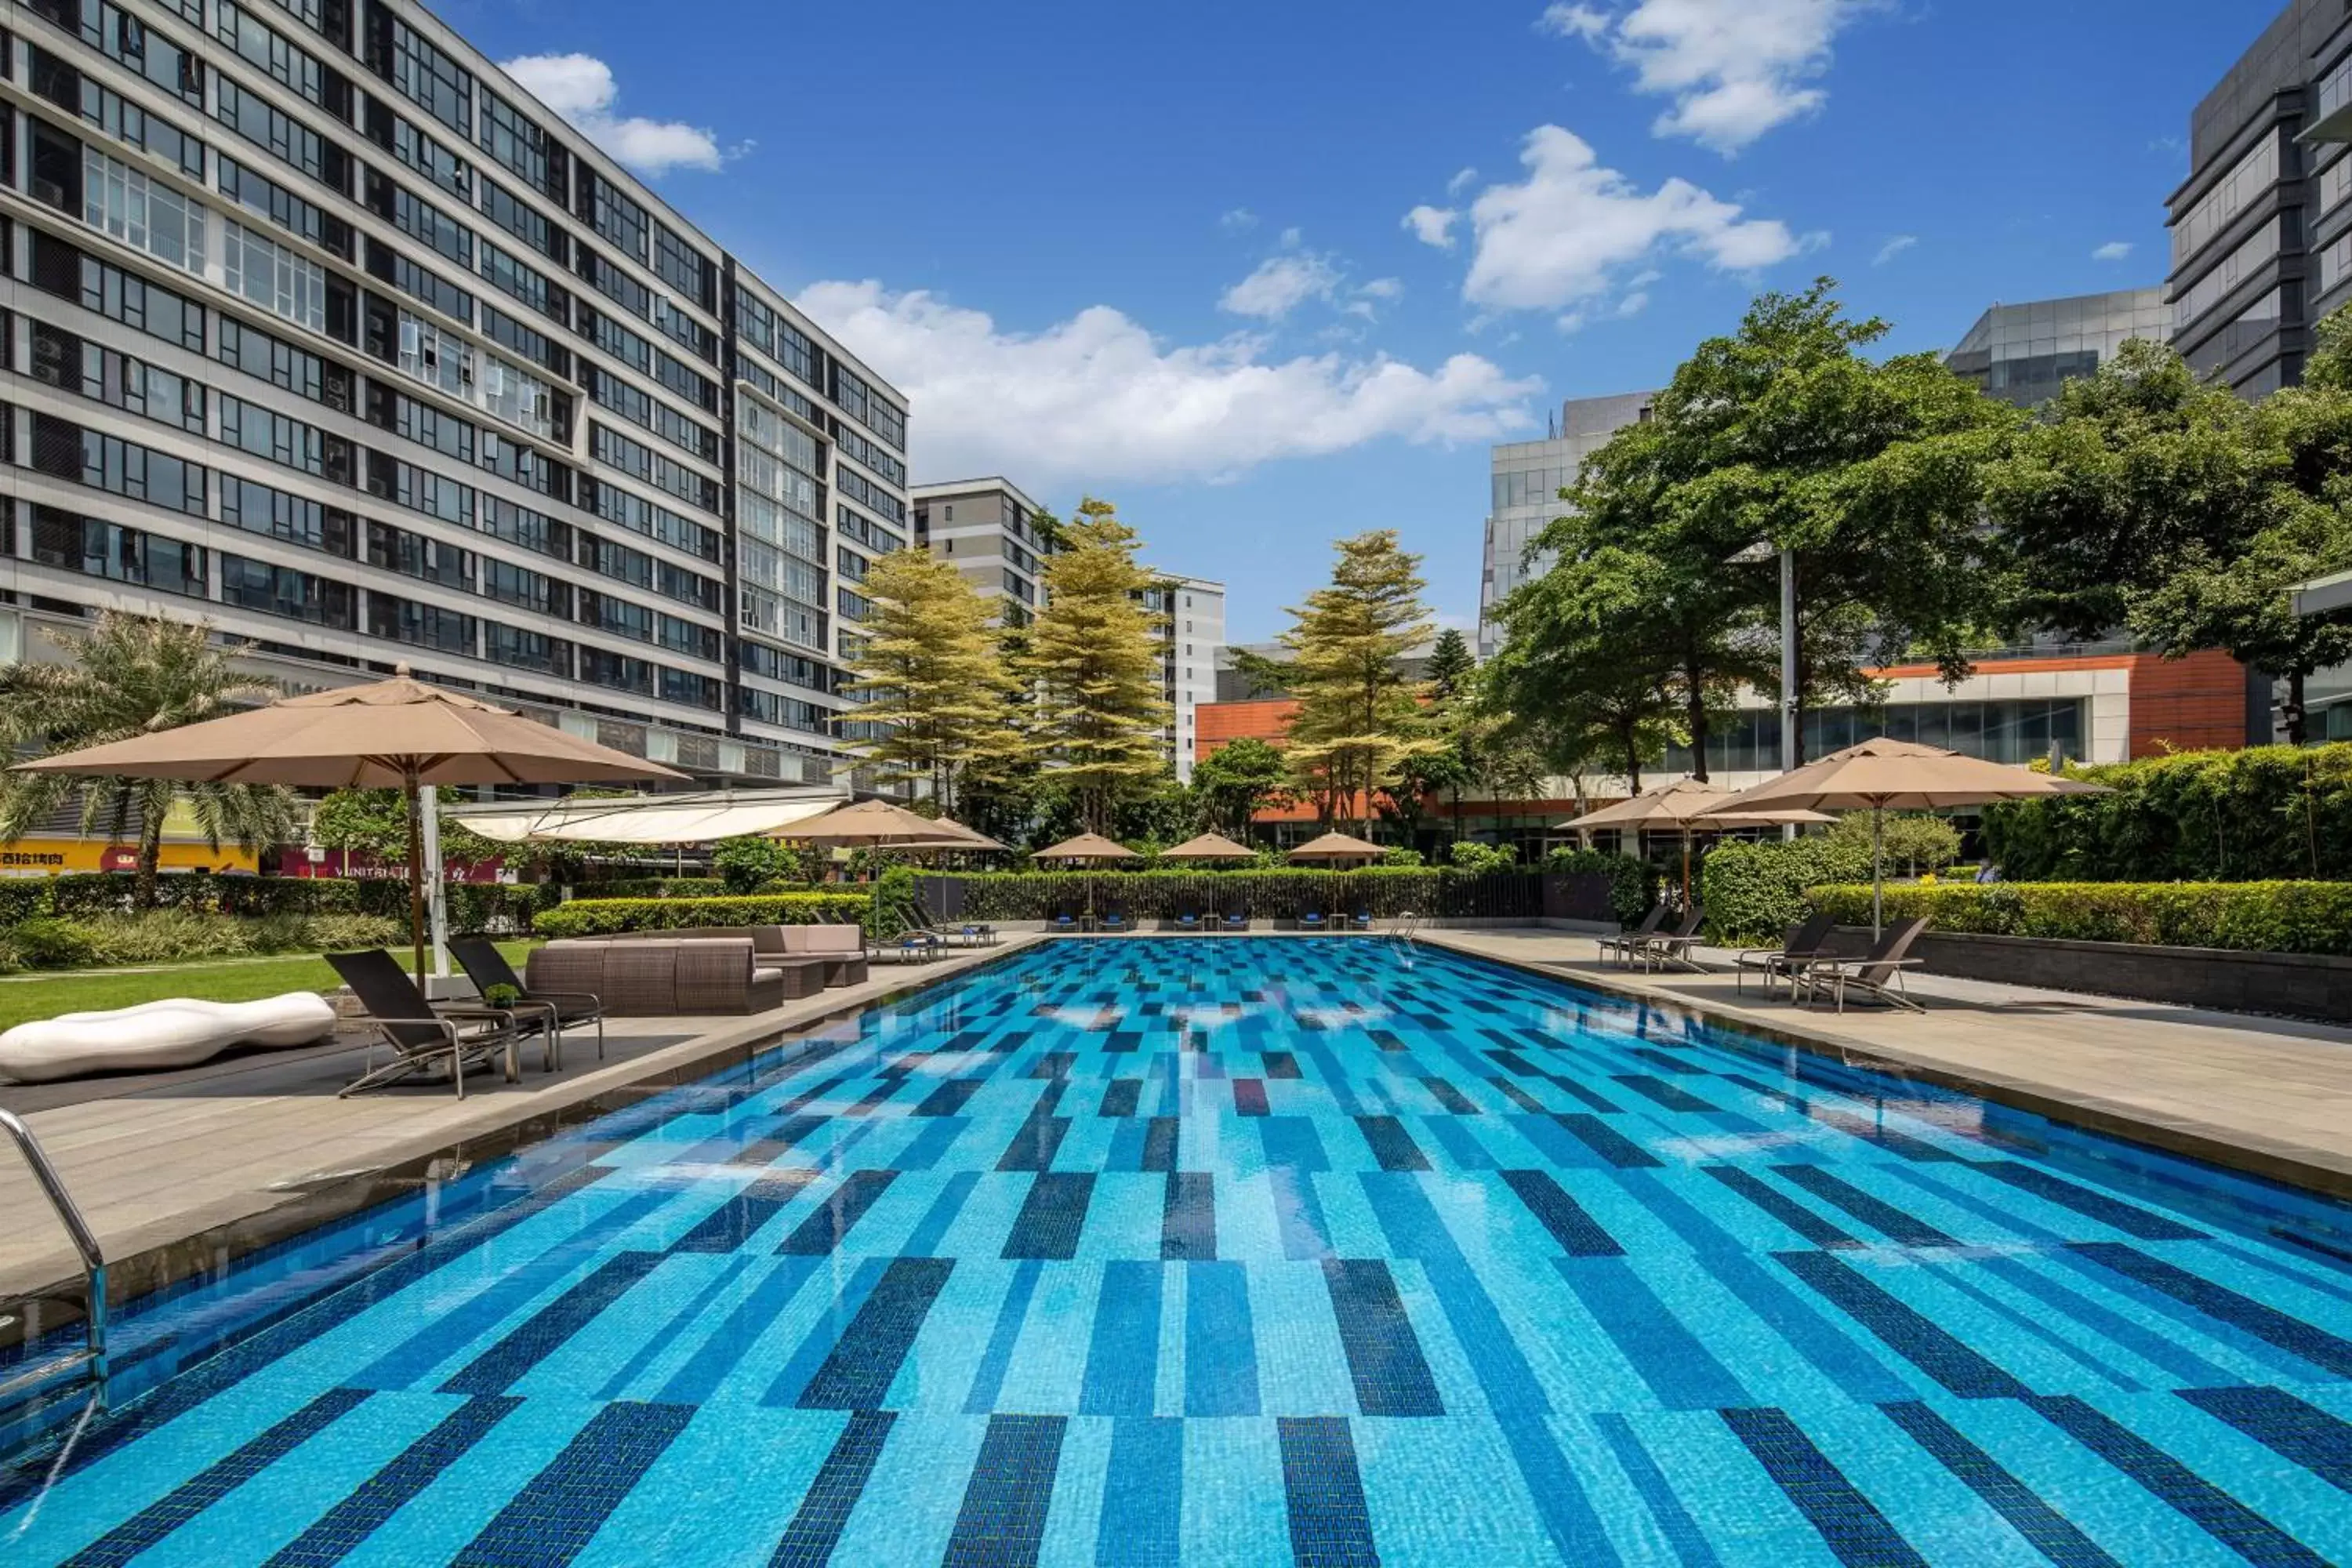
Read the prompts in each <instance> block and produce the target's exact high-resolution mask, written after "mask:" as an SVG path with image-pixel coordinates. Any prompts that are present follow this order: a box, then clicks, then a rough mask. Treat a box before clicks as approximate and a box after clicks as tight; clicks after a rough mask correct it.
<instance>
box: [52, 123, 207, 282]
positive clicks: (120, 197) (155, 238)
mask: <svg viewBox="0 0 2352 1568" xmlns="http://www.w3.org/2000/svg"><path fill="white" fill-rule="evenodd" d="M82 220H83V221H84V222H86V223H88V224H89V226H91V227H92V228H96V229H101V230H103V231H104V232H106V233H107V234H110V235H111V236H113V237H115V238H116V239H119V240H121V242H122V243H123V244H125V245H127V246H129V247H131V248H132V249H133V250H138V251H143V252H145V253H146V254H147V255H149V256H152V257H153V258H155V259H157V260H158V261H162V262H164V263H167V264H168V265H170V266H173V267H176V268H180V269H181V270H182V271H184V272H194V273H197V274H199V275H201V274H202V273H203V272H204V269H205V207H204V204H203V203H201V202H195V201H191V200H189V199H188V198H187V197H186V196H184V195H181V194H180V193H179V192H177V191H175V190H173V189H172V188H171V187H170V186H168V185H159V184H155V183H154V182H152V181H151V180H150V179H148V177H147V176H146V174H144V173H142V172H141V171H140V170H137V169H134V168H132V167H131V166H130V165H129V164H128V163H118V162H116V161H115V160H114V159H112V158H110V157H108V156H107V155H106V154H105V153H101V152H100V151H99V150H98V149H97V148H95V147H85V148H83V149H82Z"/></svg>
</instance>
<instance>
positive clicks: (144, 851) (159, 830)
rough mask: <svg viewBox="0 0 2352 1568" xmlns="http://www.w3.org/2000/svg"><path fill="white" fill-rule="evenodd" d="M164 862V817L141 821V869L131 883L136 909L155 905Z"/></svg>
mask: <svg viewBox="0 0 2352 1568" xmlns="http://www.w3.org/2000/svg"><path fill="white" fill-rule="evenodd" d="M162 868H163V818H162V817H160V816H159V817H157V818H155V819H154V820H153V821H152V822H151V821H148V820H147V819H146V818H145V817H144V816H142V817H141V819H140V823H139V871H138V875H137V876H136V877H134V878H133V879H132V880H131V907H132V908H134V909H141V910H152V909H153V908H154V907H155V879H156V877H157V875H158V874H159V872H160V871H161V869H162Z"/></svg>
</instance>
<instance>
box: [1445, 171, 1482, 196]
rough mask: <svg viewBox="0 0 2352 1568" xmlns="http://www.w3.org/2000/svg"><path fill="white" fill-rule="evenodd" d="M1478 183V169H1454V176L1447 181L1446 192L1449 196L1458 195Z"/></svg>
mask: <svg viewBox="0 0 2352 1568" xmlns="http://www.w3.org/2000/svg"><path fill="white" fill-rule="evenodd" d="M1477 183H1478V171H1477V170H1476V169H1474V168H1462V169H1457V170H1455V171H1454V177H1453V178H1452V179H1450V180H1448V181H1446V182H1445V194H1446V195H1449V196H1458V195H1461V194H1462V193H1463V192H1465V191H1466V190H1468V189H1469V188H1470V187H1471V186H1472V185H1475V184H1477Z"/></svg>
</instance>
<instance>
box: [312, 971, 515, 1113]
mask: <svg viewBox="0 0 2352 1568" xmlns="http://www.w3.org/2000/svg"><path fill="white" fill-rule="evenodd" d="M327 962H328V963H331V964H332V965H334V968H335V973H338V974H340V975H341V976H342V977H343V984H346V985H349V986H350V987H351V988H352V995H353V996H356V997H357V998H359V1004H360V1005H361V1006H362V1007H364V1008H366V1009H367V1016H368V1022H370V1023H372V1024H373V1025H374V1026H376V1029H377V1032H378V1033H380V1034H382V1035H383V1038H384V1041H385V1043H386V1044H388V1045H389V1046H391V1047H392V1060H391V1061H389V1062H387V1063H386V1064H384V1065H383V1067H376V1066H374V1065H373V1052H371V1053H369V1054H370V1058H371V1065H370V1066H369V1068H368V1070H367V1071H365V1072H363V1073H362V1074H361V1075H360V1076H359V1077H358V1078H357V1079H353V1080H352V1082H351V1083H349V1084H347V1085H345V1086H344V1087H343V1089H341V1092H340V1093H339V1094H338V1096H337V1098H339V1099H340V1098H342V1097H343V1096H347V1095H353V1094H357V1093H359V1092H360V1091H361V1090H362V1089H382V1088H383V1087H384V1086H385V1085H386V1084H393V1083H398V1082H399V1081H400V1080H401V1079H404V1078H409V1077H412V1076H414V1075H415V1074H417V1073H421V1072H424V1071H425V1070H427V1069H428V1068H436V1067H442V1066H446V1067H447V1068H448V1069H449V1079H450V1081H451V1082H452V1083H454V1084H455V1085H457V1098H458V1099H460V1100H463V1099H465V1098H466V1065H467V1063H468V1062H488V1061H495V1060H497V1059H499V1058H501V1057H503V1058H506V1071H507V1081H508V1082H509V1083H514V1082H516V1081H518V1080H519V1079H520V1078H521V1077H522V1072H521V1068H520V1065H519V1064H518V1063H517V1062H516V1060H515V1045H516V1042H517V1041H518V1040H520V1038H521V1035H520V1031H519V1030H518V1029H517V1027H516V1024H515V1015H514V1013H513V1012H512V1011H511V1010H510V1009H508V1008H503V1007H444V1008H441V1009H439V1010H438V1011H436V1010H435V1009H434V1008H433V1006H432V1005H429V1004H428V1003H427V1002H426V1001H425V994H424V993H423V992H421V991H419V990H418V989H417V988H416V982H415V981H414V980H412V979H411V978H409V974H408V971H406V970H404V969H403V968H401V967H400V961H399V960H398V959H396V958H394V957H393V956H392V954H390V953H388V952H381V951H379V952H331V953H329V954H327ZM549 1049H550V1051H551V1052H552V1050H553V1045H552V1042H551V1043H550V1047H549ZM553 1065H554V1058H553V1056H552V1054H551V1055H550V1057H549V1066H550V1067H551V1068H552V1066H553Z"/></svg>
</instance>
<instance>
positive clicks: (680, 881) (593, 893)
mask: <svg viewBox="0 0 2352 1568" xmlns="http://www.w3.org/2000/svg"><path fill="white" fill-rule="evenodd" d="M572 892H573V893H574V894H576V895H577V896H578V897H580V898H583V899H723V898H725V897H726V896H727V892H728V888H727V879H725V878H723V877H614V878H611V879H607V880H605V881H601V882H583V883H582V884H580V885H578V886H576V887H574V888H573V889H572Z"/></svg>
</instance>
